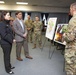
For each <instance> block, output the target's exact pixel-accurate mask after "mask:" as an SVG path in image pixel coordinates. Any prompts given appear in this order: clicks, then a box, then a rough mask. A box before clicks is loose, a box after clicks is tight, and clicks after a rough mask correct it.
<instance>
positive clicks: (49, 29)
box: [45, 17, 57, 40]
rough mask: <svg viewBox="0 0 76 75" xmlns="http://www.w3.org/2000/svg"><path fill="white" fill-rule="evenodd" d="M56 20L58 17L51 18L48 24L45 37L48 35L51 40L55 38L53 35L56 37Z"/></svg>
mask: <svg viewBox="0 0 76 75" xmlns="http://www.w3.org/2000/svg"><path fill="white" fill-rule="evenodd" d="M56 21H57V18H56V17H54V18H49V20H48V25H47V29H46V35H45V37H47V38H48V39H50V40H53V37H54V32H55V27H56Z"/></svg>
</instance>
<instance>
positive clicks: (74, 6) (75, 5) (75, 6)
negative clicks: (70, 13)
mask: <svg viewBox="0 0 76 75" xmlns="http://www.w3.org/2000/svg"><path fill="white" fill-rule="evenodd" d="M71 7H72V8H74V9H75V10H76V2H75V3H72V4H71Z"/></svg>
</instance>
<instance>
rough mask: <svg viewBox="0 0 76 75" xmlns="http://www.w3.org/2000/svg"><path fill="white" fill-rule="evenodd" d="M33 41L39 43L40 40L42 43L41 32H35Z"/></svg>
mask: <svg viewBox="0 0 76 75" xmlns="http://www.w3.org/2000/svg"><path fill="white" fill-rule="evenodd" d="M33 40H34V41H33V43H34V44H37V41H38V44H39V45H40V44H42V36H41V32H38V33H34V36H33Z"/></svg>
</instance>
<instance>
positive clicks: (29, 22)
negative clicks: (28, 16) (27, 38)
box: [25, 20, 33, 28]
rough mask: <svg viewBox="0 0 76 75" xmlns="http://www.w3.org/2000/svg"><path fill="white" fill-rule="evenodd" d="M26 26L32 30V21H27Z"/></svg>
mask: <svg viewBox="0 0 76 75" xmlns="http://www.w3.org/2000/svg"><path fill="white" fill-rule="evenodd" d="M25 25H26V27H27V28H32V27H33V25H32V20H26V21H25Z"/></svg>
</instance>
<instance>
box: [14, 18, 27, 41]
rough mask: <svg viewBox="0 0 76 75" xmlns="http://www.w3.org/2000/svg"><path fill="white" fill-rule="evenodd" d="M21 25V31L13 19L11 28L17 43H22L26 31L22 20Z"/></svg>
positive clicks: (18, 23)
mask: <svg viewBox="0 0 76 75" xmlns="http://www.w3.org/2000/svg"><path fill="white" fill-rule="evenodd" d="M22 23H23V27H24V30H23V29H22V27H21V25H20V22H19V21H18V19H15V20H14V22H13V28H14V31H15V39H16V41H17V42H21V41H23V40H24V39H25V38H24V37H23V34H25V33H27V29H26V28H25V24H24V22H23V20H22Z"/></svg>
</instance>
